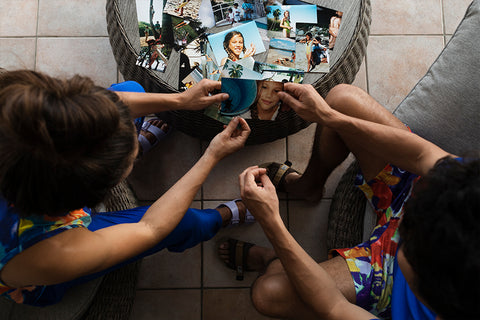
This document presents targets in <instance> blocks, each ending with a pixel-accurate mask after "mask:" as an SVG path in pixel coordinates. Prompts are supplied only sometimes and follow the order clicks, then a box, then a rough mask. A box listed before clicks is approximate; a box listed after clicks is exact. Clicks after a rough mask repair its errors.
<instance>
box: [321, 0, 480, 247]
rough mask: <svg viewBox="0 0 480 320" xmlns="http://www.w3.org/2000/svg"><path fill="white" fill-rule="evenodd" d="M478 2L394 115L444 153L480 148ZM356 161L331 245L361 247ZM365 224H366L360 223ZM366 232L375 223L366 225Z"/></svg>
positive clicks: (339, 196) (333, 212)
mask: <svg viewBox="0 0 480 320" xmlns="http://www.w3.org/2000/svg"><path fill="white" fill-rule="evenodd" d="M479 53H480V0H475V1H473V2H472V4H471V5H470V7H469V9H468V10H467V13H466V15H465V17H464V19H463V20H462V22H461V23H460V25H459V26H458V28H457V30H456V31H455V34H454V35H453V37H452V39H451V40H450V41H449V43H448V44H447V46H446V47H445V49H444V50H443V52H442V53H441V54H440V55H439V57H438V58H437V60H436V61H435V62H434V63H433V65H432V66H431V67H430V69H429V70H428V72H427V73H426V75H425V76H424V77H423V78H422V79H421V80H420V81H419V82H418V83H417V85H416V86H415V88H413V90H412V91H411V92H410V93H409V94H408V96H407V97H406V98H405V99H404V100H403V101H402V102H401V103H400V105H399V106H398V107H397V109H396V110H395V111H394V114H395V115H396V116H397V117H398V118H399V119H400V120H402V121H403V122H404V123H406V124H408V125H409V126H410V127H411V128H412V130H413V131H414V132H415V133H417V134H418V135H420V136H421V137H424V138H425V139H427V140H429V141H432V142H433V143H435V144H437V145H438V146H440V147H441V148H443V149H444V150H446V151H448V152H450V153H453V154H457V155H461V154H462V153H463V152H467V151H470V150H480V54H479ZM353 166H355V163H354V164H353V165H352V168H349V170H347V173H345V174H344V175H343V177H342V179H341V181H340V183H339V184H338V187H337V189H336V190H335V194H334V196H333V199H332V204H331V206H330V213H329V221H328V235H327V247H328V248H329V249H331V248H342V247H351V246H354V245H357V244H358V243H359V242H360V241H361V239H362V232H361V231H360V228H358V225H356V224H358V223H360V224H361V222H359V221H360V220H361V218H363V217H364V213H365V211H364V206H365V197H364V196H363V195H362V194H361V192H360V191H358V189H357V188H355V187H354V185H353V180H354V175H353V174H351V170H354V169H355V168H354V167H353ZM362 225H363V224H362ZM364 227H365V232H370V231H371V227H372V226H371V225H368V226H364Z"/></svg>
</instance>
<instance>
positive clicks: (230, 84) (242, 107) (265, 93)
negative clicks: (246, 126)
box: [219, 78, 283, 120]
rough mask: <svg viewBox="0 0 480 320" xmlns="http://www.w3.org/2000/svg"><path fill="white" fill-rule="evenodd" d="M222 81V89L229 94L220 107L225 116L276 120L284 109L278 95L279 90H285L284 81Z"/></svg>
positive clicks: (229, 79) (223, 79)
mask: <svg viewBox="0 0 480 320" xmlns="http://www.w3.org/2000/svg"><path fill="white" fill-rule="evenodd" d="M221 81H222V90H221V91H222V92H226V93H228V94H229V98H228V99H227V100H225V101H223V102H222V105H221V108H220V112H219V113H220V114H221V115H223V116H230V117H231V116H241V117H242V118H245V119H258V120H275V119H276V117H277V115H278V113H279V112H282V111H283V110H282V109H281V100H280V98H279V96H278V92H280V91H283V82H278V81H270V80H250V79H237V78H222V80H221Z"/></svg>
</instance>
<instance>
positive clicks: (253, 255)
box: [219, 83, 480, 320]
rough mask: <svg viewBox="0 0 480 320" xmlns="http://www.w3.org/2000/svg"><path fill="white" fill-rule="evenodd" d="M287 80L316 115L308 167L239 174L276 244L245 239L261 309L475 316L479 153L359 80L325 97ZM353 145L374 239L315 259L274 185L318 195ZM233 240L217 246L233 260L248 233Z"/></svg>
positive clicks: (277, 313)
mask: <svg viewBox="0 0 480 320" xmlns="http://www.w3.org/2000/svg"><path fill="white" fill-rule="evenodd" d="M284 88H285V92H280V93H279V96H280V97H281V99H282V101H283V103H285V104H286V105H288V106H290V107H291V108H293V109H294V110H295V112H296V113H297V114H298V115H299V116H301V117H302V118H303V119H305V120H308V121H311V122H316V123H317V124H318V125H317V132H316V134H315V140H314V144H313V149H312V155H311V159H310V162H309V165H308V167H307V169H306V171H305V173H304V174H303V175H300V174H298V173H296V172H295V171H294V170H292V169H290V168H288V166H286V165H283V166H280V168H277V167H278V166H277V167H275V168H274V167H273V166H270V167H267V168H259V167H250V168H248V169H246V170H245V171H244V172H243V173H242V174H241V175H240V178H239V180H240V189H241V195H242V199H243V200H244V203H245V205H246V206H247V207H248V209H249V210H250V211H251V213H252V214H253V215H254V216H255V218H256V219H257V221H258V222H259V223H260V224H261V226H262V228H263V230H264V231H265V234H266V235H267V237H268V238H269V240H270V242H271V243H272V244H273V248H274V250H271V249H268V248H263V247H259V246H254V245H246V246H244V247H245V248H249V249H248V250H245V252H246V254H245V255H244V261H246V263H245V265H244V266H243V267H244V268H246V269H256V270H259V271H261V275H260V277H259V278H258V279H257V280H256V282H255V283H254V284H253V286H252V300H253V303H254V305H255V307H256V308H257V310H258V311H259V312H261V313H263V314H266V315H268V316H273V317H281V318H296V319H313V318H321V319H342V320H344V319H347V320H348V319H355V320H358V319H360V320H361V319H365V320H368V319H373V318H375V319H376V318H377V317H378V318H393V319H432V320H433V319H479V318H480V311H479V310H478V308H476V307H475V306H476V303H477V302H478V301H480V291H479V290H477V287H478V286H479V285H480V278H479V277H478V271H479V270H480V258H479V256H478V253H477V248H478V246H479V245H480V236H479V235H480V223H478V221H477V216H478V213H479V212H480V160H479V158H478V155H477V156H476V158H475V157H474V158H468V157H463V158H459V157H457V156H455V155H452V154H450V153H448V152H446V151H444V150H442V149H441V148H439V147H438V146H436V145H434V144H432V143H430V142H428V141H426V140H424V139H422V138H420V137H419V136H417V135H415V134H413V133H411V132H410V130H409V129H408V127H406V126H405V125H404V124H403V123H402V122H401V121H399V120H398V119H397V118H395V117H394V116H393V115H392V114H391V113H390V112H388V111H387V110H386V109H384V108H383V107H381V106H380V105H379V104H378V103H377V102H376V101H375V100H374V99H373V98H372V97H370V96H369V95H368V94H367V93H365V92H364V91H362V90H361V89H358V88H355V87H353V86H349V85H340V86H337V87H335V88H333V89H332V90H331V91H330V93H329V94H328V96H327V97H326V99H325V100H323V99H322V97H320V95H319V94H318V93H317V91H316V90H315V89H314V88H313V87H312V86H310V85H299V84H293V83H287V84H285V87H284ZM349 152H353V154H354V155H355V156H356V159H357V161H358V162H359V164H360V167H361V174H359V175H358V176H357V179H356V182H355V183H356V185H357V186H358V187H359V188H360V190H362V191H363V192H364V193H365V195H366V196H367V198H368V200H369V202H370V204H371V205H372V206H373V208H374V210H375V212H376V213H377V216H378V225H377V226H376V227H375V229H374V230H373V231H372V235H371V237H370V238H369V240H368V241H366V242H364V243H362V244H359V245H357V246H355V247H353V248H346V249H337V250H333V251H332V252H330V257H331V259H330V260H328V261H325V262H322V263H320V264H317V263H316V262H315V261H314V260H313V259H312V258H311V257H310V256H309V255H308V254H307V253H306V252H305V251H304V250H303V249H302V248H301V247H300V245H299V244H298V243H297V242H296V241H295V239H294V238H293V237H292V236H291V235H290V233H289V232H288V230H287V228H286V227H285V225H284V224H283V221H282V219H281V217H280V214H279V204H278V198H277V195H276V189H275V187H278V188H283V190H286V191H287V192H290V193H292V194H295V195H300V196H303V197H304V198H307V199H309V200H315V201H318V200H320V199H321V197H322V190H323V186H324V183H325V181H326V179H327V178H328V176H329V174H330V173H331V172H332V170H333V169H334V168H335V167H337V165H339V164H340V163H341V162H342V161H343V160H344V159H345V158H346V157H347V155H348V154H349ZM282 172H283V173H282ZM379 172H380V173H379ZM420 177H422V178H420ZM270 179H272V180H275V183H276V186H274V184H273V183H272V182H271V180H270ZM417 181H418V183H417ZM399 226H400V227H399ZM231 243H232V241H230V242H224V243H222V244H220V246H219V254H220V256H221V257H222V258H223V259H224V260H225V261H226V262H227V261H228V262H229V264H230V265H233V266H235V264H236V262H237V261H236V259H233V257H235V254H237V253H239V252H237V251H238V250H236V248H241V247H242V245H241V243H239V242H237V243H236V245H235V247H234V246H232V245H230V244H231ZM232 260H233V261H232Z"/></svg>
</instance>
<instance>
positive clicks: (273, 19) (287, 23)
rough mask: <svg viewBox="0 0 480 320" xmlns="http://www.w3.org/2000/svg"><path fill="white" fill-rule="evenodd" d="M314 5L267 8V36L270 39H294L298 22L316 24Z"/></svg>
mask: <svg viewBox="0 0 480 320" xmlns="http://www.w3.org/2000/svg"><path fill="white" fill-rule="evenodd" d="M316 7H317V6H316V5H294V6H267V7H266V9H265V12H266V15H267V34H268V37H270V38H295V35H296V33H295V31H296V29H295V25H296V23H298V22H305V23H317V13H316Z"/></svg>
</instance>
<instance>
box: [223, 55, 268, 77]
mask: <svg viewBox="0 0 480 320" xmlns="http://www.w3.org/2000/svg"><path fill="white" fill-rule="evenodd" d="M222 78H235V79H251V80H262V75H261V74H260V73H258V72H255V71H253V70H252V69H249V68H248V67H245V66H244V65H242V64H240V63H236V62H234V61H231V60H227V62H226V63H225V64H224V65H223V70H222Z"/></svg>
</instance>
